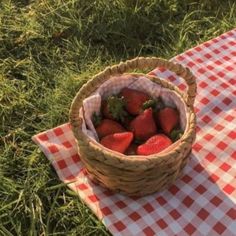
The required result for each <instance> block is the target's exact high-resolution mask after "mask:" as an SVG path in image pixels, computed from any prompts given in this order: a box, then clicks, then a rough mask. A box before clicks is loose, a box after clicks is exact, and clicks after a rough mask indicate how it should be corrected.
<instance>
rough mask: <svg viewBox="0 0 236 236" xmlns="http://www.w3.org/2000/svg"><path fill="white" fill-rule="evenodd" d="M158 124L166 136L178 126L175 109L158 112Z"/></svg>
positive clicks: (168, 108)
mask: <svg viewBox="0 0 236 236" xmlns="http://www.w3.org/2000/svg"><path fill="white" fill-rule="evenodd" d="M157 117H158V118H157V120H158V123H159V124H160V127H161V128H162V130H163V131H164V133H166V134H170V132H171V131H172V130H173V128H175V127H176V126H177V125H178V124H179V113H178V111H177V110H176V109H174V108H171V107H166V108H164V109H162V110H160V111H159V113H158V115H157Z"/></svg>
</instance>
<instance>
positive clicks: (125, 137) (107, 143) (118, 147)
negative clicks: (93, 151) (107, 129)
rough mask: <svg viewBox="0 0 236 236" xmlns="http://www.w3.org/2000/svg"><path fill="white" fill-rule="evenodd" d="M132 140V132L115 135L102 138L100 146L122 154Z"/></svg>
mask: <svg viewBox="0 0 236 236" xmlns="http://www.w3.org/2000/svg"><path fill="white" fill-rule="evenodd" d="M132 140H133V133H132V132H123V133H115V134H110V135H107V136H105V137H103V138H102V140H101V144H102V145H103V146H104V147H106V148H109V149H111V150H113V151H116V152H120V153H124V152H125V151H126V149H127V148H128V147H129V145H130V143H131V142H132Z"/></svg>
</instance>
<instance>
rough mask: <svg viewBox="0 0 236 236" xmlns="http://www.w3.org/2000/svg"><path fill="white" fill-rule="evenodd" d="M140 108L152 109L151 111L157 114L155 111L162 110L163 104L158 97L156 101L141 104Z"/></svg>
mask: <svg viewBox="0 0 236 236" xmlns="http://www.w3.org/2000/svg"><path fill="white" fill-rule="evenodd" d="M142 108H143V110H146V109H148V108H152V110H153V111H154V112H157V111H159V110H161V109H162V108H164V103H163V101H162V99H161V98H160V97H159V98H157V99H150V100H148V101H146V102H144V103H143V107H142Z"/></svg>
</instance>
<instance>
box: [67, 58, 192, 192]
mask: <svg viewBox="0 0 236 236" xmlns="http://www.w3.org/2000/svg"><path fill="white" fill-rule="evenodd" d="M156 67H161V68H166V69H168V70H170V71H172V72H174V73H175V74H176V75H178V76H180V77H182V78H183V79H184V80H185V82H186V83H187V85H188V88H187V92H186V93H184V92H181V91H180V90H179V89H178V88H177V87H176V86H174V85H173V84H171V83H170V82H168V81H165V80H163V79H159V78H157V77H155V76H148V75H144V74H141V75H142V76H145V77H146V78H149V79H150V80H152V81H153V82H155V83H157V84H159V85H160V86H162V87H164V88H167V89H170V90H173V91H175V92H176V93H177V94H179V95H180V97H181V100H182V102H183V103H185V104H186V105H187V110H188V114H189V115H188V118H187V121H186V122H187V124H186V130H185V132H184V135H183V136H182V137H181V138H180V140H179V143H178V145H176V146H175V147H174V148H173V149H172V150H171V151H169V152H167V153H165V152H162V153H160V154H153V155H150V156H142V157H141V156H125V155H123V154H119V153H116V152H113V151H110V150H109V149H106V148H103V147H101V146H100V145H98V144H97V143H96V141H95V140H92V139H91V138H89V137H88V136H86V135H85V134H84V133H83V131H82V122H83V120H82V118H80V117H79V110H80V108H81V107H82V102H83V100H84V99H85V98H87V97H89V96H90V95H91V94H92V93H93V92H95V91H96V90H97V89H98V88H99V86H101V84H103V83H104V82H105V81H107V80H108V79H109V78H110V77H111V76H116V75H121V74H123V73H125V72H128V71H130V70H135V69H141V70H143V69H154V68H156ZM139 75H140V74H139ZM195 96H196V80H195V77H194V76H193V74H192V73H191V72H190V70H189V69H188V68H184V67H183V66H182V65H180V64H177V63H173V62H171V61H167V60H164V59H160V58H155V57H151V58H149V57H148V58H143V57H138V58H135V59H133V60H128V61H126V62H121V63H120V64H119V65H114V66H112V67H107V68H106V69H105V70H104V71H102V72H101V73H99V74H97V75H95V76H94V77H93V78H92V79H91V80H89V81H88V82H87V83H86V84H84V85H83V87H82V88H81V89H80V90H79V92H78V93H77V94H76V96H75V98H74V100H73V102H72V104H71V108H70V123H71V126H72V130H73V133H74V135H75V137H76V139H77V143H78V147H79V155H80V157H81V160H82V162H83V163H84V165H85V167H86V169H87V172H88V174H89V176H90V177H91V178H92V179H93V180H95V181H96V182H98V183H100V184H101V185H103V186H105V187H107V188H109V189H110V190H112V191H115V192H121V193H125V194H126V195H129V196H144V195H148V194H151V193H153V192H156V191H160V190H163V189H165V188H167V187H168V186H170V185H171V184H173V182H174V181H175V180H176V179H177V178H178V177H179V176H180V175H181V173H182V170H183V168H184V166H185V165H186V163H187V161H188V159H189V154H190V152H191V148H192V144H193V142H194V140H195V136H196V131H195V126H196V117H195V113H194V110H193V103H194V99H195Z"/></svg>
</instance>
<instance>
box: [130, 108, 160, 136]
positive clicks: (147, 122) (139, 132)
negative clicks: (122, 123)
mask: <svg viewBox="0 0 236 236" xmlns="http://www.w3.org/2000/svg"><path fill="white" fill-rule="evenodd" d="M130 130H131V131H133V133H134V137H135V138H136V139H138V140H146V139H148V138H150V137H151V136H153V135H154V134H156V132H157V128H156V124H155V121H154V119H153V116H152V108H148V109H146V110H145V111H144V112H143V113H142V114H140V115H138V116H136V117H135V118H134V119H133V120H132V121H131V123H130Z"/></svg>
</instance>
